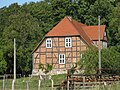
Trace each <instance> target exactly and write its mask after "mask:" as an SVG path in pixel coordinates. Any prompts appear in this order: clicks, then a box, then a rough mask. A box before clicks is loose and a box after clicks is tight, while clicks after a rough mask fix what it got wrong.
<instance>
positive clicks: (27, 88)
mask: <svg viewBox="0 0 120 90" xmlns="http://www.w3.org/2000/svg"><path fill="white" fill-rule="evenodd" d="M27 90H29V84H28V81H27Z"/></svg>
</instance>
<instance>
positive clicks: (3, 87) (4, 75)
mask: <svg viewBox="0 0 120 90" xmlns="http://www.w3.org/2000/svg"><path fill="white" fill-rule="evenodd" d="M3 90H5V75H4V76H3Z"/></svg>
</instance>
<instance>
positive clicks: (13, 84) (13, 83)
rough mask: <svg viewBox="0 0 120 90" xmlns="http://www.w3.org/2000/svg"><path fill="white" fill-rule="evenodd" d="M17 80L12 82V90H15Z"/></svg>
mask: <svg viewBox="0 0 120 90" xmlns="http://www.w3.org/2000/svg"><path fill="white" fill-rule="evenodd" d="M14 86H15V80H13V81H12V90H14Z"/></svg>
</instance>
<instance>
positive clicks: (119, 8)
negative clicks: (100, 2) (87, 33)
mask: <svg viewBox="0 0 120 90" xmlns="http://www.w3.org/2000/svg"><path fill="white" fill-rule="evenodd" d="M119 12H120V2H119V3H117V5H116V7H114V8H113V9H112V13H111V15H110V17H109V18H110V23H109V28H108V30H109V41H110V42H109V44H110V45H112V46H114V45H120V18H119V17H120V13H119Z"/></svg>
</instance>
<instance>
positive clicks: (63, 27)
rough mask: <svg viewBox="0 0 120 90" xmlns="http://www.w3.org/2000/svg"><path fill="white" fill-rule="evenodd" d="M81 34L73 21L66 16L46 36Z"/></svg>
mask: <svg viewBox="0 0 120 90" xmlns="http://www.w3.org/2000/svg"><path fill="white" fill-rule="evenodd" d="M70 35H79V32H78V31H77V29H76V28H75V26H74V25H73V24H72V23H71V21H70V20H69V19H68V18H67V17H65V18H64V19H62V20H61V21H60V22H59V23H58V24H57V25H56V26H55V27H54V28H53V29H52V30H51V31H49V32H48V33H47V34H46V36H70Z"/></svg>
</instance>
